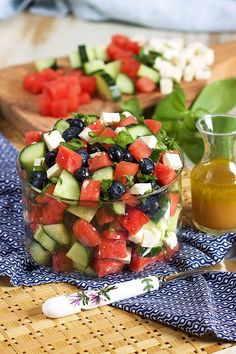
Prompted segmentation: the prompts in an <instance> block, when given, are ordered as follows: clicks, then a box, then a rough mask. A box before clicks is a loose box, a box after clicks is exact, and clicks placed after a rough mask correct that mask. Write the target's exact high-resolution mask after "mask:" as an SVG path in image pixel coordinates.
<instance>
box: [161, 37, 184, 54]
mask: <svg viewBox="0 0 236 354" xmlns="http://www.w3.org/2000/svg"><path fill="white" fill-rule="evenodd" d="M165 45H166V46H167V47H170V48H173V49H175V50H178V51H179V50H181V49H182V48H183V47H184V39H183V38H181V37H178V38H173V39H168V40H167V42H166V43H165Z"/></svg>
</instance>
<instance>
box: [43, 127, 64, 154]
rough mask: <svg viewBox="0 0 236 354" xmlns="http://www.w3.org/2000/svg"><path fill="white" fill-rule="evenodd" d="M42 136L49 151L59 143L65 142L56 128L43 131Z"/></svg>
mask: <svg viewBox="0 0 236 354" xmlns="http://www.w3.org/2000/svg"><path fill="white" fill-rule="evenodd" d="M43 138H44V141H45V143H46V145H47V148H48V150H49V151H51V150H54V149H56V148H57V147H58V146H59V145H60V143H64V142H65V140H64V139H63V137H62V136H61V134H60V133H59V131H58V130H52V131H50V132H48V133H44V134H43Z"/></svg>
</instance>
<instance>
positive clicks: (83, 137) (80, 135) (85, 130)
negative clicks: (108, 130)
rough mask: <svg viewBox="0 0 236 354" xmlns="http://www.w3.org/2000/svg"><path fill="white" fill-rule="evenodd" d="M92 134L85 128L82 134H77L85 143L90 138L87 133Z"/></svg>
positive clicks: (90, 130)
mask: <svg viewBox="0 0 236 354" xmlns="http://www.w3.org/2000/svg"><path fill="white" fill-rule="evenodd" d="M91 132H92V129H90V128H88V127H86V128H84V129H83V130H82V132H81V133H80V134H79V137H80V138H81V139H84V140H85V141H87V142H89V141H90V140H91V139H92V138H91V136H89V133H91Z"/></svg>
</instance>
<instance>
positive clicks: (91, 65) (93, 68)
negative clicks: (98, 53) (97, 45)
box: [84, 59, 105, 75]
mask: <svg viewBox="0 0 236 354" xmlns="http://www.w3.org/2000/svg"><path fill="white" fill-rule="evenodd" d="M104 68H105V63H104V61H103V60H101V59H97V60H93V61H90V62H87V63H85V64H84V71H85V74H87V75H92V74H94V73H96V72H98V71H101V70H104Z"/></svg>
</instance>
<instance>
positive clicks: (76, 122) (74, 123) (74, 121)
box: [66, 118, 84, 132]
mask: <svg viewBox="0 0 236 354" xmlns="http://www.w3.org/2000/svg"><path fill="white" fill-rule="evenodd" d="M66 121H67V122H68V123H69V124H70V127H76V128H79V129H80V131H81V132H82V130H83V129H84V122H83V121H82V119H79V118H69V119H67V120H66Z"/></svg>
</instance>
